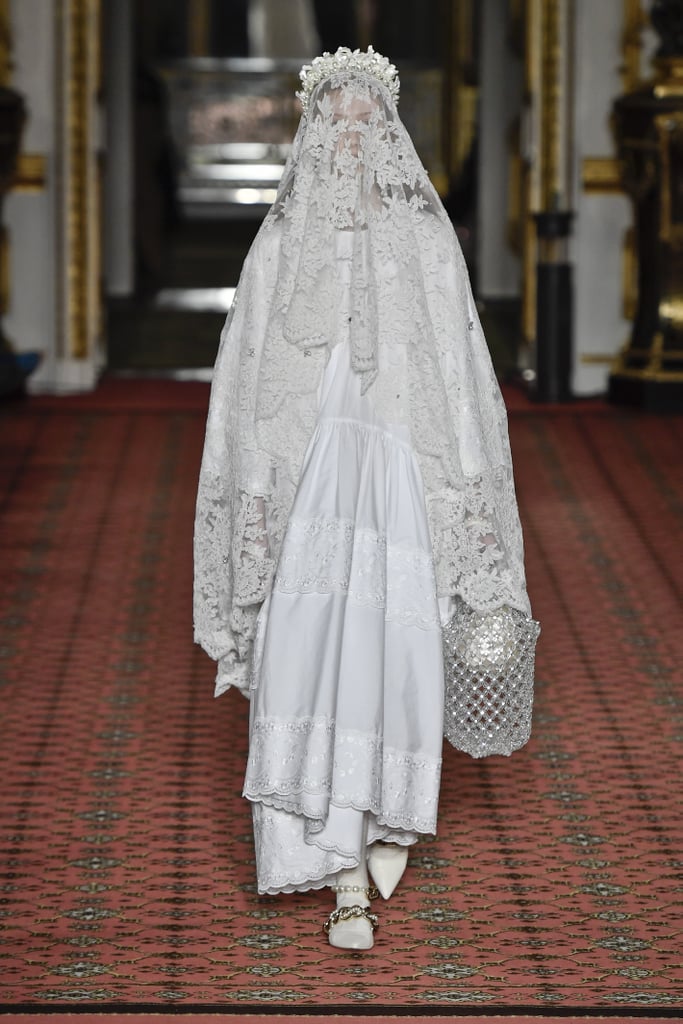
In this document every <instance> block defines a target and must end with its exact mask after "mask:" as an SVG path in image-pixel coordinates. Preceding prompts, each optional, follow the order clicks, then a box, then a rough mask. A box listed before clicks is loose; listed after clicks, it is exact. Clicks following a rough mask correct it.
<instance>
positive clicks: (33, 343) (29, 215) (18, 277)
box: [4, 0, 57, 386]
mask: <svg viewBox="0 0 683 1024" xmlns="http://www.w3.org/2000/svg"><path fill="white" fill-rule="evenodd" d="M54 24H55V13H54V11H53V3H52V0H12V5H11V29H12V42H13V47H12V52H13V65H14V67H13V73H12V86H13V87H14V88H15V89H17V90H18V91H19V92H20V93H22V95H23V96H24V100H25V103H26V106H27V112H28V120H27V122H26V127H25V130H24V137H23V150H24V151H25V152H28V153H42V154H45V155H46V156H47V158H48V159H47V177H48V182H47V187H46V189H45V190H44V191H41V192H26V193H23V192H13V193H10V195H9V196H8V197H7V199H6V201H5V211H4V220H5V225H6V227H7V230H8V232H9V258H10V308H9V310H8V312H7V315H6V316H5V318H4V328H5V331H6V333H7V336H8V337H9V338H10V340H11V342H12V344H13V346H14V347H15V349H16V350H17V351H19V352H25V351H28V350H38V351H40V352H42V353H43V362H42V365H41V367H40V369H39V370H38V371H37V373H36V374H34V376H33V377H32V378H31V384H32V385H36V384H37V385H38V386H41V384H42V385H45V383H46V382H48V381H50V380H52V379H53V377H54V374H55V367H56V358H55V355H56V354H55V345H56V338H57V331H56V321H55V274H54V265H55V242H54V235H53V230H52V225H53V224H54V192H53V188H54V164H53V162H52V160H51V155H52V154H53V152H54V138H55V133H54V110H53V104H54V87H53V83H54V75H55V67H54V34H53V33H54Z"/></svg>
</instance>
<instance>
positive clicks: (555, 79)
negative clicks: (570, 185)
mask: <svg viewBox="0 0 683 1024" xmlns="http://www.w3.org/2000/svg"><path fill="white" fill-rule="evenodd" d="M561 46H562V32H561V26H560V0H543V5H542V10H541V95H540V103H541V138H540V150H541V202H542V206H543V209H545V210H553V209H556V208H557V206H558V202H559V198H560V192H561V172H560V161H561V152H562V140H561V137H560V131H561V122H562V119H561V116H560V104H561V102H562V85H561V82H560V74H561V57H562V53H561Z"/></svg>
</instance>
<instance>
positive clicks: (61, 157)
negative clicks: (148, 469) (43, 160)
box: [54, 0, 102, 360]
mask: <svg viewBox="0 0 683 1024" xmlns="http://www.w3.org/2000/svg"><path fill="white" fill-rule="evenodd" d="M100 26H101V0H59V2H58V3H57V5H56V7H55V32H56V37H57V54H58V56H57V61H56V69H55V72H56V106H55V120H56V124H57V125H58V131H57V142H56V148H55V186H54V187H55V198H56V202H57V208H58V210H59V215H58V221H57V260H58V265H59V267H60V278H59V286H58V288H57V309H56V314H57V323H58V324H59V328H58V329H59V332H60V334H59V339H58V352H59V355H60V356H61V357H64V356H68V357H70V358H72V359H77V360H86V359H88V358H90V356H91V355H92V348H93V344H94V342H95V339H96V335H97V328H98V323H99V318H100V310H101V296H100V287H101V285H100V280H99V277H100V270H99V267H100V256H99V247H100V244H101V233H102V229H101V217H100V211H99V199H98V181H97V175H98V164H97V154H96V152H95V136H96V127H97V126H96V123H95V117H94V113H95V104H96V102H97V94H98V86H99V76H100V68H101V60H100V45H101V40H100Z"/></svg>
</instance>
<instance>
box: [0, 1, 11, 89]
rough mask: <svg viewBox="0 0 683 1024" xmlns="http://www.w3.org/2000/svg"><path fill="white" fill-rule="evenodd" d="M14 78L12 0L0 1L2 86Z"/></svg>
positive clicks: (0, 75)
mask: <svg viewBox="0 0 683 1024" xmlns="http://www.w3.org/2000/svg"><path fill="white" fill-rule="evenodd" d="M11 77H12V29H11V12H10V0H0V85H9V84H10V79H11Z"/></svg>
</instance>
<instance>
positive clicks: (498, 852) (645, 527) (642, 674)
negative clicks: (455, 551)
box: [0, 382, 683, 1017]
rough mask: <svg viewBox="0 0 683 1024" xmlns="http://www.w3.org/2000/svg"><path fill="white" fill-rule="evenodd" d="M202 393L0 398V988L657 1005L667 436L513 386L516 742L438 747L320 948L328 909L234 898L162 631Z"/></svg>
mask: <svg viewBox="0 0 683 1024" xmlns="http://www.w3.org/2000/svg"><path fill="white" fill-rule="evenodd" d="M206 397H207V390H206V388H205V387H203V386H199V385H180V384H174V383H165V384H164V383H161V384H149V383H140V382H132V383H131V382H111V383H109V384H105V385H103V387H102V388H101V389H100V391H99V392H98V393H97V394H96V395H94V396H92V397H87V398H82V399H62V400H57V399H40V400H39V399H33V400H29V401H27V402H26V403H24V404H17V405H14V406H12V407H7V408H5V409H4V410H3V411H2V413H1V414H0V417H1V419H2V435H1V437H2V442H1V444H2V463H1V465H2V482H3V488H4V489H3V493H2V501H3V505H2V510H3V512H2V524H1V530H2V533H1V537H2V575H3V588H2V597H1V599H0V601H1V607H0V613H1V616H2V647H1V650H0V666H1V669H2V689H1V691H0V692H1V694H2V725H1V733H0V740H1V754H0V757H1V760H2V792H3V799H2V809H1V811H0V815H1V821H2V843H1V850H0V857H1V858H2V877H1V880H0V881H1V886H2V893H1V897H0V940H1V941H2V944H3V952H2V966H1V968H0V1003H2V1004H3V1006H4V1007H8V1006H10V1007H11V1006H17V1007H19V1006H20V1005H25V1006H32V1007H35V1008H40V1007H45V1008H50V1007H52V1008H57V1007H60V1008H63V1009H65V1010H66V1009H73V1008H76V1007H81V1008H83V1007H86V1006H87V1007H90V1008H91V1009H92V1010H98V1009H99V1010H107V1009H113V1008H115V1007H118V1008H119V1009H121V1008H122V1007H125V1006H130V1007H134V1006H138V1007H139V1006H141V1005H150V1006H157V1007H161V1008H163V1007H167V1008H168V1007H171V1008H172V1010H175V1012H183V1010H185V1011H186V1010H187V1009H189V1008H190V1007H197V1008H206V1007H209V1006H211V1007H220V1008H222V1009H223V1010H224V1011H225V1012H236V1011H242V1012H244V1013H247V1012H248V1011H252V1012H254V1011H257V1010H268V1011H270V1012H276V1011H278V1010H279V1011H280V1012H288V1010H292V1009H295V1008H296V1009H297V1010H299V1011H304V1012H305V1011H306V1010H307V1009H308V1010H309V1011H312V1010H313V1009H317V1012H318V1013H321V1012H322V1013H324V1012H326V1010H327V1011H329V1012H333V1011H336V1012H339V1011H340V1010H341V1011H342V1012H349V1011H350V1010H355V1011H356V1012H357V1013H358V1014H363V1013H368V1012H373V1010H374V1011H375V1012H377V1011H379V1010H380V1009H381V1008H382V1007H387V1008H389V1007H390V1008H391V1010H392V1012H397V1011H400V1010H403V1011H404V1012H407V1011H411V1012H413V1013H415V1014H416V1015H417V1014H422V1015H424V1014H425V1013H426V1014H429V1013H433V1014H443V1013H452V1012H457V1013H463V1014H464V1013H467V1012H475V1013H477V1012H489V1013H491V1014H493V1013H495V1012H498V1013H503V1014H506V1013H513V1012H523V1011H524V1010H525V1009H526V1010H527V1011H529V1012H534V1011H536V1012H540V1011H546V1012H547V1013H548V1014H549V1015H552V1014H553V1013H556V1012H559V1013H562V1012H564V1013H569V1012H570V1011H571V1010H575V1011H579V1012H584V1011H589V1010H590V1011H596V1010H599V1009H602V1010H604V1012H605V1013H608V1014H615V1013H617V1012H619V1011H621V1012H623V1014H624V1015H626V1016H629V1015H638V1014H641V1015H650V1014H654V1013H659V1014H660V1015H661V1014H664V1015H665V1016H669V1015H671V1016H676V1017H678V1016H681V1015H683V969H682V966H681V964H682V961H683V953H682V952H681V951H682V950H683V927H682V919H681V896H680V892H681V888H680V886H681V881H680V880H681V863H682V861H681V858H682V856H683V855H682V852H681V851H682V850H683V828H682V827H681V813H680V812H681V792H680V785H681V780H680V750H681V739H682V736H683V732H682V729H681V663H682V661H683V644H682V640H681V632H682V630H681V619H680V604H679V601H680V589H678V588H680V584H681V573H680V568H681V553H680V552H681V530H680V522H681V512H682V509H683V474H681V472H680V452H681V450H682V444H681V441H682V437H681V435H682V433H683V427H682V424H681V421H680V420H677V419H675V418H667V419H664V418H657V417H654V416H644V415H643V416H641V415H638V414H636V413H628V412H623V411H616V410H613V409H610V408H607V407H602V406H601V405H599V404H598V403H591V404H589V405H588V406H586V407H582V406H573V407H567V408H562V409H558V410H548V409H545V410H544V409H538V408H532V407H528V406H526V404H525V403H524V401H523V400H522V399H521V398H518V397H517V398H514V407H513V411H512V412H511V434H512V442H513V450H514V455H515V465H516V472H517V484H518V492H519V499H520V507H521V512H522V518H523V521H524V527H525V535H526V546H527V557H528V572H529V584H530V591H531V596H532V601H533V604H534V611H535V613H536V615H537V616H538V617H539V618H540V619H541V622H542V625H543V634H542V637H541V641H540V645H539V652H538V655H539V656H538V674H539V685H538V699H537V707H536V715H535V731H534V736H533V740H532V742H531V743H530V744H529V746H528V747H527V748H526V750H524V751H522V752H520V753H519V754H517V755H515V756H513V757H512V758H511V759H509V760H508V759H504V758H495V759H492V760H488V761H485V762H475V761H472V760H470V759H468V758H467V757H466V756H464V755H460V754H457V753H455V752H454V751H453V750H451V749H450V748H449V749H447V751H446V760H445V771H444V784H443V791H442V801H441V810H440V833H439V836H438V838H437V839H435V840H433V841H426V842H422V843H421V844H420V845H419V846H418V847H417V848H416V849H415V850H414V853H413V855H412V857H411V861H410V865H409V869H408V872H407V874H406V878H405V884H403V886H402V887H401V889H400V890H399V891H398V893H397V894H396V895H395V896H394V897H393V898H392V899H391V901H390V902H389V903H386V904H382V905H381V906H380V907H379V908H378V909H379V912H380V915H381V924H380V930H379V931H378V933H377V942H376V946H375V949H374V950H373V951H372V952H371V953H369V954H343V953H339V952H338V951H332V950H331V949H330V947H329V946H328V945H327V944H326V941H325V939H324V936H323V935H322V934H321V931H320V927H321V924H322V921H323V918H324V916H325V915H326V913H327V911H328V909H329V906H330V899H329V896H328V895H327V894H325V893H315V894H310V895H306V896H300V897H296V896H295V897H283V898H277V899H259V898H258V897H257V896H256V894H255V891H254V876H253V865H252V845H251V831H250V817H249V809H248V806H247V805H246V804H245V803H244V802H243V801H242V799H241V798H240V795H239V794H240V786H241V777H242V772H243V764H244V757H245V734H246V713H247V705H246V702H245V701H244V699H243V698H241V697H240V696H239V695H236V694H233V693H230V694H228V695H227V696H226V697H223V698H221V700H219V701H217V702H214V701H213V699H212V697H211V689H212V677H213V666H212V664H211V663H210V662H209V661H208V659H207V658H206V657H205V656H204V655H203V653H202V652H201V651H200V650H199V649H198V648H195V647H193V645H192V641H191V609H190V580H191V524H192V512H193V502H194V491H195V485H196V478H197V471H198V459H199V455H200V451H201V444H202V439H203V429H204V413H205V406H206ZM513 397H514V396H513Z"/></svg>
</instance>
